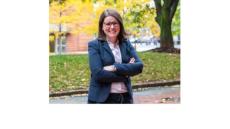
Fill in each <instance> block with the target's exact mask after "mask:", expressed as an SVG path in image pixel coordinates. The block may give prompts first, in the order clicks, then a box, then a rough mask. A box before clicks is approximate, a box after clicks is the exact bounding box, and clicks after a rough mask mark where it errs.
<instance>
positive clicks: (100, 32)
mask: <svg viewBox="0 0 230 129" xmlns="http://www.w3.org/2000/svg"><path fill="white" fill-rule="evenodd" d="M108 16H112V17H114V18H115V19H116V20H117V21H118V22H119V25H120V32H119V34H118V40H119V42H120V43H121V42H122V40H125V39H126V36H127V33H126V31H125V28H124V25H123V21H122V18H121V16H120V14H119V13H118V12H117V11H116V10H114V9H106V10H105V11H103V12H102V14H101V16H100V19H99V26H98V38H99V39H101V40H106V35H105V33H104V31H103V29H102V28H103V23H104V19H105V18H106V17H108Z"/></svg>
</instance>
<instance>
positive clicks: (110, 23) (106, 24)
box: [103, 22, 119, 28]
mask: <svg viewBox="0 0 230 129" xmlns="http://www.w3.org/2000/svg"><path fill="white" fill-rule="evenodd" d="M103 24H104V25H105V27H107V28H108V27H111V26H112V25H113V26H114V27H118V26H119V24H118V22H108V23H105V22H104V23H103Z"/></svg>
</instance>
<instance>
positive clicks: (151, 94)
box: [49, 85, 180, 104]
mask: <svg viewBox="0 0 230 129" xmlns="http://www.w3.org/2000/svg"><path fill="white" fill-rule="evenodd" d="M49 102H50V103H51V104H86V102H87V96H86V95H83V96H76V95H74V96H63V97H55V98H50V100H49ZM134 103H135V104H157V103H170V104H178V103H180V86H179V85H175V86H169V87H168V86H164V87H151V88H145V89H137V90H134Z"/></svg>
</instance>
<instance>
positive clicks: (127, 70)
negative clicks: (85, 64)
mask: <svg viewBox="0 0 230 129" xmlns="http://www.w3.org/2000/svg"><path fill="white" fill-rule="evenodd" d="M129 47H130V54H131V56H132V58H131V59H130V61H129V63H128V64H117V63H115V64H113V65H110V66H104V67H103V65H102V61H101V58H100V55H99V47H98V45H97V44H96V43H95V42H91V43H89V45H88V51H89V64H90V70H91V73H92V75H93V76H94V77H95V79H96V80H97V81H99V82H123V81H125V80H126V78H127V76H134V75H136V74H139V73H141V72H142V69H143V64H142V62H141V61H140V59H139V58H138V56H137V54H136V52H135V50H134V48H133V47H132V46H131V44H130V46H129Z"/></svg>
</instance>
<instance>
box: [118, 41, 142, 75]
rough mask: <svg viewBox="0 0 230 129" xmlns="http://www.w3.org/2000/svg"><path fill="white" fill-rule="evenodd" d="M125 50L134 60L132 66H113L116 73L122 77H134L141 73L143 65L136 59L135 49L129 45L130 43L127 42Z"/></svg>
mask: <svg viewBox="0 0 230 129" xmlns="http://www.w3.org/2000/svg"><path fill="white" fill-rule="evenodd" d="M127 49H128V51H130V56H131V57H133V58H135V63H132V64H124V63H122V64H118V63H115V64H114V66H115V67H116V73H118V74H120V75H124V76H134V75H137V74H139V73H141V72H142V70H143V67H144V66H143V63H142V61H141V60H140V58H139V57H138V55H137V53H136V51H135V49H134V48H133V46H132V45H131V43H130V42H129V41H128V42H127Z"/></svg>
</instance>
